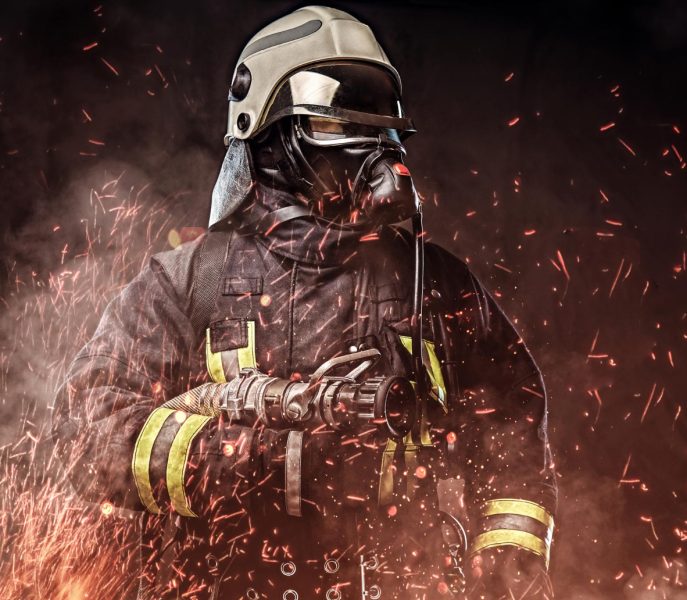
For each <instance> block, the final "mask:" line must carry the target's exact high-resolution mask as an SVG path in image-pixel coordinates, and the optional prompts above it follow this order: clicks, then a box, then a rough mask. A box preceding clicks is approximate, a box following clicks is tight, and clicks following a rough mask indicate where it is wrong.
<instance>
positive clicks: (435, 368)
mask: <svg viewBox="0 0 687 600" xmlns="http://www.w3.org/2000/svg"><path fill="white" fill-rule="evenodd" d="M425 349H426V350H427V357H428V358H429V366H430V369H429V378H430V380H431V382H432V385H433V386H434V387H435V388H436V389H437V396H438V397H439V402H441V404H442V406H443V407H444V410H446V385H445V384H444V375H443V373H442V372H441V364H440V363H439V359H438V358H437V352H436V347H435V345H434V342H430V341H428V340H425Z"/></svg>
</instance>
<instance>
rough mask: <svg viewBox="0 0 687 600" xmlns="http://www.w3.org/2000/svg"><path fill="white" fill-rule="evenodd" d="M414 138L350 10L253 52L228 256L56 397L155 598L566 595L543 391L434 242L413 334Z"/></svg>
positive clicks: (140, 285)
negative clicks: (126, 529)
mask: <svg viewBox="0 0 687 600" xmlns="http://www.w3.org/2000/svg"><path fill="white" fill-rule="evenodd" d="M413 132H414V128H413V124H412V121H411V120H410V119H409V118H408V116H407V115H406V114H405V113H404V110H403V104H402V101H401V81H400V77H399V74H398V73H397V71H396V70H395V69H394V67H393V66H392V65H391V63H390V62H389V59H388V58H387V56H386V54H385V53H384V51H383V50H382V48H381V47H380V46H379V44H378V43H377V41H376V39H375V37H374V35H373V34H372V32H371V31H370V29H369V28H368V27H367V26H366V25H364V24H363V23H361V22H359V21H358V20H356V19H355V18H353V17H352V16H351V15H349V14H347V13H345V12H342V11H339V10H334V9H331V8H325V7H319V6H313V7H306V8H301V9H299V10H297V11H295V12H293V13H291V14H289V15H287V16H285V17H283V18H280V19H278V20H276V21H275V22H273V23H272V24H270V25H268V26H267V27H265V28H264V29H262V30H261V31H260V32H259V33H257V34H256V35H255V36H254V37H253V38H252V39H251V40H250V41H249V43H248V44H247V46H246V47H245V49H244V50H243V52H242V53H241V56H240V58H239V60H238V66H237V67H236V70H235V72H234V77H233V81H232V83H231V89H230V96H229V120H228V131H227V135H226V137H225V144H226V146H227V153H226V157H225V160H224V163H223V165H222V168H221V171H220V174H219V177H218V180H217V183H216V186H215V188H214V191H213V195H212V206H211V216H210V223H209V229H208V232H207V233H206V234H204V235H203V236H202V237H200V238H199V239H198V240H195V241H193V242H190V243H186V244H183V245H182V246H181V247H180V248H177V249H175V250H173V251H168V252H162V253H160V254H157V255H155V256H154V257H153V258H152V259H151V261H150V263H149V264H148V265H146V266H145V267H144V268H143V270H142V272H141V273H140V274H139V275H138V276H137V277H136V278H135V279H134V280H133V281H132V282H131V283H130V284H129V285H128V286H127V287H126V288H125V289H124V290H123V291H122V292H121V294H119V296H117V297H116V298H115V299H114V300H113V301H112V302H111V303H110V304H109V306H108V307H107V309H106V311H105V313H104V315H103V317H102V319H101V321H100V324H99V326H98V328H97V330H96V332H95V334H94V336H93V338H92V339H91V340H90V341H89V342H88V343H87V344H86V346H85V347H84V348H83V349H82V350H81V352H80V353H79V354H78V355H77V357H76V358H75V359H74V361H73V363H72V365H71V367H70V369H69V372H68V374H67V377H66V380H65V382H64V384H63V385H62V387H61V389H60V391H59V394H58V401H59V403H58V406H59V410H58V411H57V418H56V422H55V437H56V440H57V443H58V448H59V450H60V452H61V454H62V457H63V460H64V462H65V464H67V465H68V466H69V469H70V473H71V475H72V479H73V481H74V483H75V485H76V487H77V488H78V489H79V490H80V492H81V493H82V494H83V495H84V497H86V498H87V499H89V500H91V501H95V502H103V501H107V502H110V503H112V504H114V505H115V506H120V507H124V508H128V509H133V510H137V511H140V512H141V513H142V516H141V522H142V531H143V533H142V540H141V549H142V563H141V573H140V582H141V584H140V591H139V597H140V598H156V599H158V598H162V599H165V600H166V599H172V598H190V599H197V600H205V599H219V598H222V599H225V598H226V599H239V598H242V599H250V600H256V599H258V598H268V599H282V598H283V599H284V600H297V599H298V598H301V599H315V598H326V599H327V600H337V599H348V598H363V599H366V598H372V599H374V598H380V597H381V598H398V599H414V598H426V599H429V598H440V597H447V598H450V597H453V598H457V597H462V595H463V594H464V593H465V594H467V595H468V596H469V597H471V598H501V597H511V596H508V594H509V593H513V594H515V597H531V598H544V597H551V591H550V588H549V583H548V578H547V576H546V570H547V568H548V561H549V553H550V545H551V538H552V531H553V516H552V515H553V512H554V504H555V486H554V480H553V471H552V465H551V459H550V456H549V453H548V448H547V438H546V395H545V390H544V386H543V382H542V378H541V375H540V373H539V370H538V369H537V366H536V364H535V363H534V362H533V360H532V358H531V356H530V354H529V353H528V351H527V348H526V347H525V345H524V344H523V342H522V340H521V339H520V337H519V335H518V333H517V332H516V331H515V330H514V328H513V326H512V325H511V323H510V322H509V321H508V319H507V318H506V317H505V316H504V314H503V313H502V312H501V310H500V309H499V308H498V306H497V305H496V304H495V303H494V301H493V299H492V298H491V296H490V295H489V294H488V293H487V292H486V291H485V290H484V288H483V287H482V286H481V285H480V283H479V282H478V281H477V280H476V278H475V277H474V276H473V275H472V274H471V273H470V271H469V270H468V268H467V267H466V265H465V264H464V263H462V262H461V261H459V260H458V259H457V258H455V257H454V256H452V255H451V254H449V253H448V252H446V251H445V250H443V249H441V248H440V247H438V246H436V245H434V244H427V245H426V248H425V256H424V275H423V277H422V281H421V282H420V283H421V284H422V287H421V288H420V289H421V290H423V291H422V294H421V297H420V304H421V309H422V316H421V319H419V320H418V316H419V315H420V312H419V309H418V306H414V305H413V304H414V302H413V301H414V293H413V291H414V289H415V290H417V286H415V287H414V279H415V278H416V276H417V273H418V263H417V260H415V258H416V257H415V251H416V247H417V245H416V240H415V239H413V236H412V235H410V234H409V233H408V232H407V231H406V230H404V229H402V228H400V227H398V226H393V225H394V224H398V223H400V222H402V221H404V220H405V219H407V218H409V217H411V216H413V214H415V213H416V211H417V210H418V201H417V195H416V193H415V189H414V187H413V183H412V178H411V176H410V172H409V170H408V168H407V167H406V166H405V164H404V157H405V147H404V141H405V139H406V138H407V137H408V136H409V135H410V134H412V133H413ZM419 272H420V273H422V271H421V270H420V271H419ZM418 323H419V325H418ZM419 326H421V327H422V331H423V335H422V341H421V342H420V340H418V339H417V338H416V339H414V338H413V332H414V331H417V330H418V329H417V328H418V327H419ZM415 342H418V343H417V344H416V343H415ZM420 346H421V347H420ZM414 358H415V362H414ZM418 360H419V363H418V362H417V361H418ZM323 365H325V366H323ZM418 365H419V367H418ZM411 380H412V382H411ZM404 382H405V383H404ZM408 385H410V386H414V389H415V391H416V392H417V394H416V393H415V392H413V391H412V390H413V387H410V388H409V387H408ZM408 389H410V390H411V391H410V392H408ZM416 396H417V397H416ZM409 397H412V401H410V400H409ZM366 402H367V403H368V404H369V406H368V404H365V403H366ZM363 405H365V406H368V408H369V411H368V412H369V414H368V415H367V416H365V415H366V414H367V413H366V412H365V410H367V409H365V407H364V406H363ZM370 407H371V408H370ZM399 415H401V416H400V417H399ZM451 477H452V478H454V479H457V480H458V481H460V482H462V485H463V488H462V489H463V492H462V493H463V497H462V498H461V499H460V500H461V502H464V505H465V506H466V513H467V515H468V517H469V519H468V522H467V528H468V531H469V539H470V547H469V550H468V553H467V556H466V557H465V559H466V571H467V582H466V584H465V590H464V591H463V590H462V589H461V587H460V585H455V584H454V583H455V582H452V581H451V580H450V579H451V578H450V574H447V573H448V572H449V571H450V570H451V567H452V561H455V560H456V557H455V556H454V557H451V556H450V554H449V552H448V551H447V544H446V542H445V538H444V535H445V531H444V529H443V527H444V525H445V523H446V519H445V518H444V517H445V515H444V516H443V517H442V514H443V513H442V512H441V510H440V505H439V498H438V493H437V484H438V482H439V481H440V480H442V479H447V478H451ZM449 501H450V502H453V504H456V499H455V498H453V499H449ZM442 523H443V524H444V525H442ZM442 532H443V534H442Z"/></svg>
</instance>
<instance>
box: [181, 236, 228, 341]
mask: <svg viewBox="0 0 687 600" xmlns="http://www.w3.org/2000/svg"><path fill="white" fill-rule="evenodd" d="M232 236H233V232H232V233H230V234H229V239H227V234H226V232H225V231H223V230H219V231H209V232H208V233H207V234H206V236H205V239H204V240H203V244H202V246H201V247H200V250H199V251H198V252H197V253H196V255H195V260H194V264H193V285H192V288H191V324H192V325H193V330H194V331H205V328H206V327H207V325H208V322H209V321H210V316H211V314H212V311H213V310H214V308H215V302H216V301H217V295H218V290H219V286H220V282H221V281H222V273H223V271H224V266H225V262H226V260H227V256H228V250H229V244H230V243H231V237H232Z"/></svg>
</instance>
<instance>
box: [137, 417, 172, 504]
mask: <svg viewBox="0 0 687 600" xmlns="http://www.w3.org/2000/svg"><path fill="white" fill-rule="evenodd" d="M173 412H174V411H173V410H172V409H170V408H156V409H155V410H154V411H153V412H151V413H150V415H149V416H148V419H147V420H146V422H145V424H144V425H143V429H141V433H139V434H138V439H137V440H136V445H135V446H134V456H133V458H132V459H131V470H132V471H133V474H134V481H135V482H136V489H137V490H138V497H139V498H140V499H141V503H142V504H143V506H145V507H146V509H148V510H149V511H150V512H151V513H154V514H156V515H159V514H160V512H161V511H160V507H159V506H158V505H157V502H155V498H154V497H153V489H152V486H151V485H150V454H151V452H152V451H153V444H155V440H156V439H157V436H158V434H159V433H160V431H161V430H162V426H163V425H164V424H165V421H166V420H167V417H169V415H171V414H172V413H173Z"/></svg>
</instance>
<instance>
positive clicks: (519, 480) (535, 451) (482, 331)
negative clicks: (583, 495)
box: [442, 256, 556, 565]
mask: <svg viewBox="0 0 687 600" xmlns="http://www.w3.org/2000/svg"><path fill="white" fill-rule="evenodd" d="M442 258H443V260H442V261H443V269H442V270H443V272H444V274H446V275H448V276H450V277H451V279H452V282H451V285H450V289H452V290H454V292H453V293H452V294H451V295H452V298H451V299H450V305H451V309H448V305H445V307H446V312H445V316H446V321H445V322H446V326H447V327H448V328H449V329H450V330H451V331H450V335H449V336H448V339H449V342H448V343H449V344H450V345H451V346H452V347H451V348H450V350H449V353H450V355H451V359H452V362H453V363H454V365H455V372H456V374H457V380H458V387H459V393H458V394H457V398H454V403H455V406H453V407H452V408H453V410H452V420H453V421H454V423H453V427H454V428H455V431H456V432H457V433H458V438H459V439H458V445H459V446H460V447H461V448H462V453H463V455H462V460H461V462H463V467H462V471H463V473H464V476H465V483H466V487H465V500H466V505H467V508H468V513H469V517H470V529H471V549H470V554H471V555H474V554H477V553H479V552H482V551H484V550H487V549H490V548H499V547H501V546H510V547H517V548H519V549H522V550H526V551H527V552H528V553H530V554H534V555H537V556H538V557H540V558H541V559H542V560H543V562H544V563H545V564H546V565H548V561H549V554H550V545H551V539H552V533H553V514H554V511H555V504H556V488H555V480H554V471H553V463H552V459H551V456H550V450H549V446H548V440H547V424H546V420H547V406H546V391H545V388H544V382H543V379H542V376H541V373H540V372H539V369H538V368H537V365H536V364H535V362H534V360H533V358H532V356H531V355H530V353H529V351H528V350H527V348H526V346H525V344H524V342H523V340H522V339H521V338H520V336H519V334H518V333H517V331H516V330H515V328H514V327H513V325H512V324H511V322H510V321H509V319H508V318H507V317H506V316H505V315H504V314H503V312H502V311H501V309H500V308H499V307H498V306H497V304H496V302H495V301H494V300H493V298H492V297H491V296H490V295H489V294H488V293H487V292H486V291H485V289H484V288H483V287H482V285H481V284H480V283H479V282H478V281H477V279H476V278H475V277H474V276H473V275H472V274H471V273H470V272H469V270H468V269H467V267H466V266H465V265H464V264H463V263H462V262H460V261H458V260H457V259H455V258H454V257H450V258H448V257H446V256H444V257H442Z"/></svg>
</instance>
